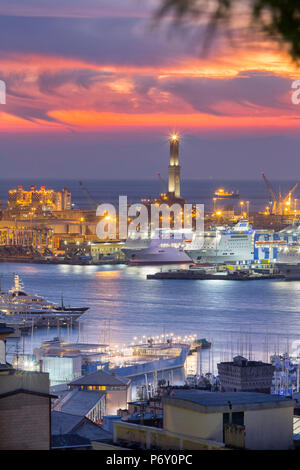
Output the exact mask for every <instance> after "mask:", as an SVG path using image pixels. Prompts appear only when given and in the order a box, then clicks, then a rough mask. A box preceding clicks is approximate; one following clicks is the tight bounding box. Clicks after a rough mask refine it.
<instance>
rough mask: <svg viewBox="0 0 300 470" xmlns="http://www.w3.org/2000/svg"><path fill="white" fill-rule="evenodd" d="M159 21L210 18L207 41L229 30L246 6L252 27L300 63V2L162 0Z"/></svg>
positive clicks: (277, 0)
mask: <svg viewBox="0 0 300 470" xmlns="http://www.w3.org/2000/svg"><path fill="white" fill-rule="evenodd" d="M160 1H161V6H160V8H159V9H158V11H157V13H156V18H159V19H161V18H163V17H165V16H166V15H169V14H172V15H173V18H174V20H175V22H176V23H177V24H179V23H181V22H183V20H185V19H195V18H199V17H201V16H204V15H208V26H207V35H206V38H207V39H209V40H210V39H211V38H212V36H213V33H214V32H215V31H216V29H217V28H218V27H219V26H220V25H221V24H222V25H223V26H224V25H225V28H227V30H229V28H228V26H229V23H230V21H231V20H232V19H233V18H235V17H238V15H239V14H240V7H241V5H242V4H243V5H244V7H245V9H246V11H247V12H248V23H249V24H248V26H249V27H250V28H251V29H252V30H255V31H257V30H259V31H261V32H262V33H263V34H264V35H265V36H267V37H269V38H272V39H273V40H275V41H277V42H279V43H281V44H286V45H287V46H288V52H289V54H290V56H291V57H292V59H293V60H294V61H296V62H298V61H299V59H300V0H160Z"/></svg>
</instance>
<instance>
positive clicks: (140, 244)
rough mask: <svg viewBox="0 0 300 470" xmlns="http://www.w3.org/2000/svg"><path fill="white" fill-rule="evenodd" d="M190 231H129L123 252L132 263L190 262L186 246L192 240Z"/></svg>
mask: <svg viewBox="0 0 300 470" xmlns="http://www.w3.org/2000/svg"><path fill="white" fill-rule="evenodd" d="M191 237H192V233H191V232H190V231H184V230H177V231H174V232H173V231H172V232H170V231H164V230H159V233H157V231H156V232H154V233H152V234H151V232H149V231H146V232H144V233H141V232H133V233H129V235H128V238H127V240H126V243H125V245H124V247H123V248H122V251H123V253H124V254H125V255H126V257H127V259H128V261H129V264H130V265H151V264H190V263H191V262H192V260H191V258H190V257H189V256H188V254H186V253H185V251H184V248H185V246H186V244H187V243H188V242H189V241H191Z"/></svg>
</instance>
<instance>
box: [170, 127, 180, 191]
mask: <svg viewBox="0 0 300 470" xmlns="http://www.w3.org/2000/svg"><path fill="white" fill-rule="evenodd" d="M180 170H181V166H180V165H179V137H178V135H176V134H173V135H171V137H170V164H169V187H168V192H169V193H171V194H173V195H174V197H175V198H180Z"/></svg>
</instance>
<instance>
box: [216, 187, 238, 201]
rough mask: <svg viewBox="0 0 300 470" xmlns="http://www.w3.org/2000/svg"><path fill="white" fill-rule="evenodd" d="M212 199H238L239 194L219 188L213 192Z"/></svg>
mask: <svg viewBox="0 0 300 470" xmlns="http://www.w3.org/2000/svg"><path fill="white" fill-rule="evenodd" d="M214 197H216V198H217V199H238V198H239V197H240V193H239V191H226V190H225V189H224V188H219V189H217V190H216V191H215V192H214Z"/></svg>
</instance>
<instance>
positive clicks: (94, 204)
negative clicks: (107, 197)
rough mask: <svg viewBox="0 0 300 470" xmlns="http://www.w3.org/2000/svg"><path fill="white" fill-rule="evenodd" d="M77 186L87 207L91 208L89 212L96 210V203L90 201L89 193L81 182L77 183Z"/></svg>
mask: <svg viewBox="0 0 300 470" xmlns="http://www.w3.org/2000/svg"><path fill="white" fill-rule="evenodd" d="M79 185H80V187H81V189H82V191H83V193H84V195H85V197H86V199H87V201H88V203H89V206H90V208H91V210H93V211H94V210H96V209H97V203H96V202H95V201H94V200H93V199H92V197H91V195H90V193H89V192H88V190H87V189H86V187H85V186H84V184H83V182H82V181H79Z"/></svg>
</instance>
